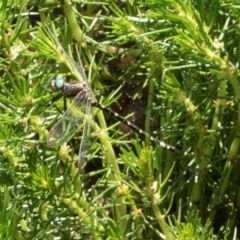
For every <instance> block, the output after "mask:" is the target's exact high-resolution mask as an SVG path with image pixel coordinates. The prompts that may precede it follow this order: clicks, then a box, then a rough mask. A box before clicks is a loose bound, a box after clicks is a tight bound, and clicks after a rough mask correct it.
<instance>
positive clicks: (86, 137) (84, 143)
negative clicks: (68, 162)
mask: <svg viewBox="0 0 240 240" xmlns="http://www.w3.org/2000/svg"><path fill="white" fill-rule="evenodd" d="M88 109H91V107H89V108H88ZM91 121H92V115H91V113H90V111H89V113H88V114H86V118H85V120H84V126H83V134H82V140H81V143H80V148H79V158H78V170H79V173H82V172H83V169H84V167H85V166H86V164H87V160H88V157H89V153H90V149H91V147H92V146H91V145H92V132H93V129H92V125H91Z"/></svg>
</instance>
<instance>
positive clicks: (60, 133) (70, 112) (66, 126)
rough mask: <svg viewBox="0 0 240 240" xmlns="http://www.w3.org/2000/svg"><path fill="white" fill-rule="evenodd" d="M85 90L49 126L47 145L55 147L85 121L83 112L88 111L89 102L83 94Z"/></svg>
mask: <svg viewBox="0 0 240 240" xmlns="http://www.w3.org/2000/svg"><path fill="white" fill-rule="evenodd" d="M85 94H86V93H85V92H84V91H82V92H80V93H79V94H78V95H77V96H76V97H75V99H74V100H73V102H72V103H71V105H70V106H69V108H68V109H67V111H66V112H65V114H64V115H63V117H62V118H61V119H60V120H59V121H58V122H57V123H56V124H55V125H54V126H53V127H52V128H51V130H50V132H49V136H48V139H47V145H48V146H49V147H54V148H57V147H59V146H60V145H62V144H63V143H64V142H67V141H69V139H70V138H71V137H72V136H73V134H74V132H76V130H77V129H79V128H80V126H81V125H82V124H84V123H85V120H84V119H85V114H86V113H87V112H89V109H88V108H90V104H89V101H88V99H87V98H86V96H85Z"/></svg>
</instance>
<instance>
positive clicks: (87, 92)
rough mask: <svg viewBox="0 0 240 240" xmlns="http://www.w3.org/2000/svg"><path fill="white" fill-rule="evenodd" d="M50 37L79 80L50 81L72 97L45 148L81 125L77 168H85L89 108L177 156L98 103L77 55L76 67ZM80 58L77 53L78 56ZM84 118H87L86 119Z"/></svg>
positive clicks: (174, 149) (67, 137)
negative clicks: (111, 118) (77, 81)
mask: <svg viewBox="0 0 240 240" xmlns="http://www.w3.org/2000/svg"><path fill="white" fill-rule="evenodd" d="M50 34H51V36H52V37H53V38H54V40H55V42H56V43H57V45H58V47H59V48H60V49H61V52H62V53H63V54H64V55H65V57H66V59H67V60H68V62H69V63H70V66H71V68H72V69H74V72H75V73H76V74H77V75H79V76H78V79H81V80H82V81H81V82H79V83H67V82H66V80H65V78H64V77H63V76H61V75H59V76H57V77H56V78H55V79H53V80H52V83H51V85H52V87H53V88H54V89H55V90H56V91H61V93H62V95H63V96H64V97H66V98H70V97H75V98H74V99H73V101H72V103H71V105H70V106H69V108H68V109H67V111H66V112H65V114H64V115H63V116H62V118H61V119H60V120H59V121H58V122H57V123H56V124H55V125H54V126H53V127H52V128H51V130H50V132H49V136H48V140H47V144H48V146H54V147H58V146H60V145H62V144H63V143H65V142H66V141H67V140H68V139H69V137H71V136H72V135H73V134H74V132H76V130H77V129H78V127H79V126H80V125H82V128H83V130H82V139H81V143H80V148H79V156H78V169H79V171H80V172H81V170H82V169H83V166H85V164H86V161H87V156H88V151H89V149H90V147H91V146H90V145H91V141H90V135H91V132H92V127H91V119H92V114H93V111H92V108H93V107H95V108H98V109H100V110H102V111H104V112H106V113H108V114H110V115H112V116H113V117H115V118H116V119H117V120H119V121H120V122H122V123H123V124H125V125H127V126H128V127H129V128H130V129H131V130H133V131H134V132H136V133H138V134H140V135H142V136H143V137H145V138H148V139H149V140H150V141H151V142H152V143H154V144H156V145H159V146H161V147H163V148H164V149H167V150H170V151H173V152H176V153H178V154H179V153H180V150H179V149H178V148H176V147H174V146H171V145H169V144H167V143H165V142H163V141H160V140H158V139H157V138H154V137H153V136H151V135H150V134H148V133H147V132H145V131H143V130H142V129H140V128H139V127H137V126H136V125H135V124H133V123H132V122H130V121H128V120H127V119H126V118H124V117H123V116H121V115H119V114H118V113H117V112H115V111H113V110H112V109H111V108H109V107H105V106H104V105H102V104H101V103H99V102H98V101H97V100H96V98H95V96H94V94H93V90H92V88H91V86H90V85H89V83H88V80H87V77H86V75H85V71H84V68H83V65H82V62H81V59H80V57H79V56H78V61H79V63H78V64H77V63H76V62H75V61H74V60H73V59H72V58H71V57H70V56H69V55H68V54H67V52H66V51H65V50H64V48H63V47H62V45H61V44H60V42H59V41H58V39H57V38H56V37H55V36H54V35H53V34H52V33H51V32H50ZM78 55H79V54H78ZM86 116H87V117H86Z"/></svg>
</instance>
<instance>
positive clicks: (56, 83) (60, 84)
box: [52, 76, 65, 90]
mask: <svg viewBox="0 0 240 240" xmlns="http://www.w3.org/2000/svg"><path fill="white" fill-rule="evenodd" d="M64 85H65V78H64V77H63V76H57V77H56V78H55V79H54V80H52V88H53V89H56V90H62V89H63V88H64Z"/></svg>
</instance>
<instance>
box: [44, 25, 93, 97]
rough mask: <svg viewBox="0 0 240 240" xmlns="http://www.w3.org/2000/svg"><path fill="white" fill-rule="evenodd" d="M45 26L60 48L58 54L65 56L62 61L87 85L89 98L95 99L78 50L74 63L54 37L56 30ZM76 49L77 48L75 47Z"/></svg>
mask: <svg viewBox="0 0 240 240" xmlns="http://www.w3.org/2000/svg"><path fill="white" fill-rule="evenodd" d="M45 28H46V29H47V31H48V33H49V34H50V36H51V37H52V39H53V40H54V41H55V43H56V45H57V46H58V48H59V50H60V55H61V54H63V55H64V56H65V58H66V60H67V61H66V62H65V61H63V62H64V63H65V64H66V65H67V67H68V68H69V70H70V71H71V73H72V74H73V75H74V76H75V77H76V79H78V81H79V82H84V83H85V84H86V85H87V88H88V89H89V90H91V98H92V99H94V100H96V99H95V96H94V94H93V93H92V89H91V86H90V85H89V82H88V80H87V77H86V75H85V71H84V68H83V65H82V61H81V58H80V56H79V52H78V51H77V56H78V61H79V62H78V63H76V62H75V61H74V60H73V59H72V58H71V57H70V56H69V55H68V54H67V52H66V51H65V49H64V48H63V46H62V45H61V43H60V42H59V41H58V39H57V38H56V32H55V30H54V29H53V30H54V33H55V34H53V32H52V31H51V30H50V28H49V27H48V26H47V25H45ZM76 50H77V48H76Z"/></svg>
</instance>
